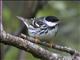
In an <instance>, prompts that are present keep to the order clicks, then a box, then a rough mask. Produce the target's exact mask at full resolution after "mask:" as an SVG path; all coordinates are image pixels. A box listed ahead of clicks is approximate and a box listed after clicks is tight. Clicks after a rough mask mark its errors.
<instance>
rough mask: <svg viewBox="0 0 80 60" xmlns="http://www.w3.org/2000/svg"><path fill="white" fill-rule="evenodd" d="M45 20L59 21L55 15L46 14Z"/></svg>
mask: <svg viewBox="0 0 80 60" xmlns="http://www.w3.org/2000/svg"><path fill="white" fill-rule="evenodd" d="M45 20H47V21H50V22H57V21H59V20H58V19H57V17H55V16H47V17H46V18H45Z"/></svg>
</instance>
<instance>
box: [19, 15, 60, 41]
mask: <svg viewBox="0 0 80 60" xmlns="http://www.w3.org/2000/svg"><path fill="white" fill-rule="evenodd" d="M17 18H18V19H20V20H21V21H22V22H23V23H24V24H25V25H26V27H27V28H28V33H29V36H32V37H35V36H38V37H39V38H40V39H41V40H46V41H49V40H50V39H52V38H53V37H54V36H55V34H56V32H57V30H58V24H59V19H57V18H56V17H54V16H47V17H39V18H33V19H30V20H27V19H24V18H23V17H19V16H17Z"/></svg>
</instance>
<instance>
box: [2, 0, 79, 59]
mask: <svg viewBox="0 0 80 60" xmlns="http://www.w3.org/2000/svg"><path fill="white" fill-rule="evenodd" d="M31 2H35V1H3V25H4V29H5V30H6V32H9V33H14V32H16V31H17V30H18V29H19V28H20V25H21V23H20V21H19V20H18V19H17V18H16V16H23V17H25V18H27V17H29V14H31V13H28V12H29V11H30V6H36V5H37V4H36V2H35V3H33V4H32V3H31ZM28 3H29V4H28ZM27 4H28V5H27ZM30 4H32V5H30ZM41 4H44V3H41ZM39 8H40V7H39V6H38V9H37V10H36V13H35V17H40V16H48V15H52V16H56V17H58V18H59V19H60V21H61V23H60V26H59V31H58V33H57V35H56V40H54V43H55V44H59V45H62V46H67V47H71V48H73V49H76V50H78V51H80V1H48V3H46V4H44V6H43V7H42V8H41V9H39ZM33 10H35V7H34V9H33ZM33 12H34V11H33ZM33 12H32V13H33ZM30 17H31V16H30ZM32 17H33V16H32ZM2 46H3V48H2V49H3V51H2V52H3V60H39V59H37V58H35V57H33V56H32V55H31V54H30V53H28V52H26V53H25V52H24V51H22V50H19V49H17V48H15V47H12V46H5V45H3V44H2ZM54 52H56V53H59V54H62V55H67V54H66V53H64V52H60V51H56V50H54Z"/></svg>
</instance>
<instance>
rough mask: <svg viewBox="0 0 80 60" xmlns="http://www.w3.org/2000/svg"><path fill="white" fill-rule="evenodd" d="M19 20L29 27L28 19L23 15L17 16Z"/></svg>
mask: <svg viewBox="0 0 80 60" xmlns="http://www.w3.org/2000/svg"><path fill="white" fill-rule="evenodd" d="M16 17H17V18H18V19H19V20H21V21H22V22H23V23H24V24H25V25H26V26H27V27H28V26H29V24H28V20H27V19H25V18H23V17H20V16H16Z"/></svg>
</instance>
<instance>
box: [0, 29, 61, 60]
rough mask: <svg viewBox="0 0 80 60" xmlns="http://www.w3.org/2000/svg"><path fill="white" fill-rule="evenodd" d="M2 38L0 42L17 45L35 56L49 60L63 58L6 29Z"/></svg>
mask: <svg viewBox="0 0 80 60" xmlns="http://www.w3.org/2000/svg"><path fill="white" fill-rule="evenodd" d="M0 38H1V40H0V43H4V44H7V45H11V46H15V47H17V48H19V49H22V50H25V51H27V52H30V53H32V54H33V55H34V56H36V57H38V58H43V59H47V60H58V59H61V58H62V57H61V56H60V55H58V54H55V53H52V52H49V51H48V50H45V49H43V48H41V47H40V46H38V45H36V44H34V43H31V42H30V41H28V40H25V39H22V38H20V37H16V36H13V35H10V34H8V33H6V32H5V31H3V32H2V36H1V37H0Z"/></svg>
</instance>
